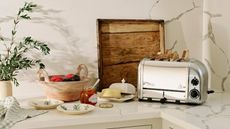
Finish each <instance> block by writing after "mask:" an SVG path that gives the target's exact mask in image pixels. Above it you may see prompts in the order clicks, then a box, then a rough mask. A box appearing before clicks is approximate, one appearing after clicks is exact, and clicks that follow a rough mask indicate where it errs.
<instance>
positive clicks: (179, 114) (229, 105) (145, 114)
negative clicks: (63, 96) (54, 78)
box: [13, 93, 230, 129]
mask: <svg viewBox="0 0 230 129" xmlns="http://www.w3.org/2000/svg"><path fill="white" fill-rule="evenodd" d="M229 98H230V93H215V94H212V95H209V98H208V100H207V101H206V103H204V104H203V105H199V106H189V105H177V104H160V103H156V102H155V103H153V102H138V101H132V102H126V103H113V104H114V107H113V108H111V109H102V108H99V107H97V108H96V109H95V110H94V111H92V112H90V113H88V114H84V115H66V114H62V113H60V112H58V111H57V110H50V111H49V113H47V114H44V115H41V116H37V117H34V118H31V119H28V120H26V121H23V122H20V123H18V124H16V125H15V126H14V127H13V129H20V128H23V129H27V128H32V127H35V125H36V127H44V128H45V127H55V126H67V125H81V124H95V123H101V122H102V123H104V122H116V121H125V120H137V119H148V118H162V119H166V120H168V121H171V122H172V123H175V124H178V125H180V126H182V127H185V128H186V129H229V126H228V122H229V121H230V100H229ZM28 100H29V99H26V100H21V101H20V103H21V105H22V106H24V107H26V108H29V106H28V105H27V102H28ZM99 103H100V102H99Z"/></svg>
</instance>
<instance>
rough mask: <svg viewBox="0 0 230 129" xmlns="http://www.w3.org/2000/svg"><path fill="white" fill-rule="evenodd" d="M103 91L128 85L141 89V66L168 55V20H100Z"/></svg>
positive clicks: (99, 45)
mask: <svg viewBox="0 0 230 129" xmlns="http://www.w3.org/2000/svg"><path fill="white" fill-rule="evenodd" d="M97 26H98V68H99V78H100V79H101V81H100V84H99V90H101V89H103V88H107V87H109V86H110V85H111V84H112V83H119V82H121V80H122V79H123V78H124V79H125V80H126V82H128V83H131V84H133V85H134V86H137V74H138V64H139V62H140V60H142V59H143V58H145V57H150V58H151V57H153V55H155V54H157V53H158V52H162V53H164V50H165V45H164V21H163V20H138V19H98V20H97Z"/></svg>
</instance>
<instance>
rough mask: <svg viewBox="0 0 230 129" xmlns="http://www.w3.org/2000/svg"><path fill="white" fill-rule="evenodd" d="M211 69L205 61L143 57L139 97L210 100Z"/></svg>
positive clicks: (193, 100)
mask: <svg viewBox="0 0 230 129" xmlns="http://www.w3.org/2000/svg"><path fill="white" fill-rule="evenodd" d="M207 90H208V72H207V69H206V67H205V66H204V64H203V63H202V62H200V61H198V60H195V59H190V60H189V61H188V62H169V61H154V60H150V59H143V60H142V61H141V62H140V64H139V67H138V99H139V100H147V101H160V102H162V103H164V102H175V103H191V104H202V103H204V102H205V101H206V99H207Z"/></svg>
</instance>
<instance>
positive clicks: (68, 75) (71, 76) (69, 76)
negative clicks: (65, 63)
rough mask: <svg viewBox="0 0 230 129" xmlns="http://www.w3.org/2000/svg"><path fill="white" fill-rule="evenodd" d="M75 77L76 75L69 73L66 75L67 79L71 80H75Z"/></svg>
mask: <svg viewBox="0 0 230 129" xmlns="http://www.w3.org/2000/svg"><path fill="white" fill-rule="evenodd" d="M73 76H74V74H72V73H69V74H66V75H65V78H67V79H70V78H73Z"/></svg>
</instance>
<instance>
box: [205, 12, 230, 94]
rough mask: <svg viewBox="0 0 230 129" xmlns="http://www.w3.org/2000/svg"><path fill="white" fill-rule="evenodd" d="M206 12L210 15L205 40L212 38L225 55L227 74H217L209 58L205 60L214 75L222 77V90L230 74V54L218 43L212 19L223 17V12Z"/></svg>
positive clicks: (213, 42) (212, 41)
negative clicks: (229, 55) (229, 56)
mask: <svg viewBox="0 0 230 129" xmlns="http://www.w3.org/2000/svg"><path fill="white" fill-rule="evenodd" d="M204 14H206V15H208V16H209V18H208V32H207V33H206V34H205V35H204V38H203V40H207V39H210V40H211V42H209V43H212V44H213V45H214V46H215V48H217V50H218V51H220V52H221V53H222V54H223V55H224V57H225V60H226V62H227V68H226V69H227V70H226V71H227V72H226V74H225V75H220V74H217V72H216V71H215V69H214V68H213V67H212V65H211V63H210V62H209V61H208V59H207V58H205V61H206V62H207V65H208V67H209V68H210V70H211V72H212V73H213V74H214V75H216V76H217V77H218V78H220V79H221V89H222V91H225V81H226V80H227V79H228V77H229V75H230V61H229V58H228V55H227V53H226V52H225V50H224V49H223V48H221V47H220V46H219V45H218V43H217V41H216V38H215V34H214V31H213V25H212V24H213V23H212V19H213V18H218V17H222V15H221V14H212V13H211V12H208V11H204Z"/></svg>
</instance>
